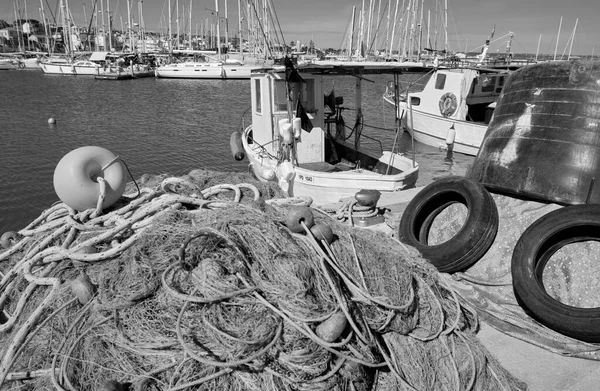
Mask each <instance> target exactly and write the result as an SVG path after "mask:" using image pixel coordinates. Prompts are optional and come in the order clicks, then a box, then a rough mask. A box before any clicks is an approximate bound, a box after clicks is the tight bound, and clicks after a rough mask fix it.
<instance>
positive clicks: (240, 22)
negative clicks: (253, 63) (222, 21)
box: [237, 0, 244, 55]
mask: <svg viewBox="0 0 600 391" xmlns="http://www.w3.org/2000/svg"><path fill="white" fill-rule="evenodd" d="M237 4H238V35H239V37H240V38H239V40H240V42H239V48H238V50H239V52H240V55H241V54H243V52H244V50H243V49H242V3H241V1H240V0H237Z"/></svg>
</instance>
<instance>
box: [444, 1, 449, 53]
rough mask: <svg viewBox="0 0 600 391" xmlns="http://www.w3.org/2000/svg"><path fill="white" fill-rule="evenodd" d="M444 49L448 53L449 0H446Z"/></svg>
mask: <svg viewBox="0 0 600 391" xmlns="http://www.w3.org/2000/svg"><path fill="white" fill-rule="evenodd" d="M444 36H445V38H444V50H445V51H446V55H448V0H444Z"/></svg>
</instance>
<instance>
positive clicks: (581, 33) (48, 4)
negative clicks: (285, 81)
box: [0, 0, 600, 56]
mask: <svg viewBox="0 0 600 391" xmlns="http://www.w3.org/2000/svg"><path fill="white" fill-rule="evenodd" d="M40 1H43V2H44V9H45V14H46V17H49V12H48V10H49V9H52V10H53V11H54V12H56V9H57V5H58V3H59V0H0V20H6V21H7V22H9V23H11V22H12V21H13V20H14V19H15V16H14V15H15V13H14V7H15V4H18V7H19V9H21V10H22V12H23V15H24V11H23V10H25V9H27V12H28V16H29V17H30V18H33V19H37V20H40V19H41V18H40V12H39V8H40ZM63 1H68V2H69V4H68V5H69V8H70V9H71V13H72V15H73V18H74V20H75V22H76V24H78V25H87V24H89V17H90V15H91V10H92V4H93V1H94V0H83V1H81V0H79V1H77V0H63ZM97 1H98V4H99V3H100V0H97ZM104 1H105V3H104V4H105V8H106V1H110V9H111V13H112V14H114V15H115V17H114V25H115V26H116V27H117V28H120V26H121V22H120V20H125V22H124V23H126V19H127V1H128V0H104ZM129 1H130V2H131V10H132V11H131V12H132V14H133V16H132V18H133V19H134V21H136V20H138V8H139V3H138V0H135V1H134V0H129ZM168 1H169V0H143V6H142V9H143V18H144V22H145V25H146V29H147V30H150V31H157V32H158V31H161V30H162V31H165V29H166V27H165V22H164V21H166V20H167V13H168V11H167V9H168V5H167V4H168ZM170 1H171V5H172V7H175V4H176V1H177V0H170ZM190 1H191V2H192V31H193V32H195V29H196V26H197V25H199V24H200V21H202V20H206V18H209V17H211V14H210V11H211V10H214V9H215V7H216V3H215V0H179V6H180V25H182V26H183V24H184V22H183V20H184V19H185V23H187V21H188V20H189V16H187V15H186V16H185V17H184V16H183V14H184V11H183V9H184V7H185V9H186V11H185V12H186V13H187V12H188V11H187V9H189V4H190ZM216 1H218V4H219V15H220V16H224V14H225V2H226V1H227V8H228V24H229V34H230V35H232V34H234V33H235V32H236V31H237V25H238V16H237V14H238V12H237V7H238V5H237V4H238V1H237V0H216ZM262 1H263V0H260V1H259V2H262ZM270 1H272V3H273V5H274V8H275V11H276V14H277V17H278V19H279V24H280V25H281V28H282V31H283V36H284V38H285V40H286V41H287V42H291V41H300V42H301V43H302V44H307V43H308V42H309V41H310V40H312V41H314V43H315V45H316V46H317V47H320V48H336V49H338V48H341V47H342V45H343V43H345V42H347V39H346V37H347V32H348V31H349V30H350V28H349V26H350V21H351V16H352V9H353V7H356V12H357V14H358V13H359V12H360V10H361V8H362V6H363V1H362V0H354V1H353V0H270ZM403 1H404V2H406V3H408V2H409V1H410V0H399V4H400V8H401V6H402V3H403ZM413 1H416V2H417V3H419V4H420V3H421V2H422V3H423V9H424V12H423V20H424V23H423V29H422V34H423V36H424V37H426V36H427V27H426V25H427V19H428V17H427V15H428V14H429V15H430V20H431V23H430V25H431V28H430V29H429V32H430V35H429V36H430V38H431V39H430V40H431V41H433V37H434V35H435V34H434V21H435V20H436V19H438V20H443V19H442V18H443V15H444V0H413ZM436 2H437V11H436ZM242 3H243V1H242ZM370 3H373V8H374V9H375V10H378V9H379V4H380V3H381V10H382V11H381V14H382V15H383V19H382V22H381V25H382V27H383V30H384V31H385V27H386V26H387V8H388V4H391V10H392V12H391V20H392V21H393V17H394V10H395V5H396V0H364V4H365V9H366V10H368V8H369V4H370ZM25 4H27V6H25ZM447 4H448V11H447V15H448V46H449V48H450V50H452V51H454V52H457V51H464V50H465V48H466V49H467V50H468V51H480V50H481V47H482V45H483V44H484V42H485V40H486V39H488V38H489V37H490V34H491V32H492V30H493V29H494V26H495V30H494V37H493V38H492V41H491V45H490V52H505V51H506V46H507V42H508V40H509V38H508V34H509V33H510V32H512V33H514V37H513V39H512V51H513V52H515V53H540V54H549V55H552V54H553V53H555V52H556V53H558V56H560V55H562V54H565V53H568V52H569V51H570V50H571V53H572V54H573V55H589V54H592V53H594V54H598V55H600V23H599V22H598V21H599V20H600V0H447ZM98 7H99V5H98ZM84 8H85V12H86V16H87V21H86V18H84ZM172 9H173V11H172V14H173V16H172V17H173V20H174V18H175V16H174V15H175V11H174V8H172ZM399 14H401V12H399ZM436 15H437V18H436ZM561 17H562V24H561V23H560V22H561ZM161 21H162V22H161ZM173 23H174V24H173V29H175V27H174V26H175V22H173ZM576 23H577V26H575V25H576ZM559 24H560V30H559ZM438 25H439V27H438V41H437V46H438V48H443V45H444V37H443V34H442V33H441V31H442V27H443V25H442V23H441V22H440V23H438ZM559 31H560V34H559ZM221 35H224V32H221ZM365 35H366V33H365ZM557 39H558V40H557ZM538 43H539V50H538ZM596 45H598V47H597V48H596V47H595V46H596ZM430 46H433V45H430Z"/></svg>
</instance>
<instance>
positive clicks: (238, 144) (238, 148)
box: [229, 130, 245, 161]
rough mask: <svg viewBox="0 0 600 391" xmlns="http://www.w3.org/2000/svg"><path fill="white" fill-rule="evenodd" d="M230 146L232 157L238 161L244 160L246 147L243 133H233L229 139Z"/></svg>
mask: <svg viewBox="0 0 600 391" xmlns="http://www.w3.org/2000/svg"><path fill="white" fill-rule="evenodd" d="M229 146H230V147H231V155H232V156H233V158H234V159H235V160H237V161H240V160H244V156H245V153H244V145H243V143H242V132H240V131H237V130H236V131H235V132H233V133H231V137H230V138H229Z"/></svg>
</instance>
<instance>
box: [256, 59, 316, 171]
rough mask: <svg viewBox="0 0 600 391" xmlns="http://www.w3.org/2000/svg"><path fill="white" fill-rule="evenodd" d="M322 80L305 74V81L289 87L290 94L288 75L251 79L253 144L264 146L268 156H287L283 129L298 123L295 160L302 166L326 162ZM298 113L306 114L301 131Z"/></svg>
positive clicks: (258, 75) (261, 73) (263, 73)
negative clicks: (287, 81)
mask: <svg viewBox="0 0 600 391" xmlns="http://www.w3.org/2000/svg"><path fill="white" fill-rule="evenodd" d="M322 78H323V76H321V75H313V74H302V81H301V82H296V83H290V85H291V89H290V90H288V84H287V83H286V75H285V72H271V71H259V72H255V73H253V74H252V77H251V96H252V137H253V142H254V143H258V144H259V145H261V146H262V147H263V148H264V149H265V152H268V153H269V154H271V155H274V156H278V155H279V154H281V153H284V152H285V151H284V147H285V144H284V143H283V142H282V138H280V135H281V136H283V134H284V129H283V127H284V126H286V124H292V127H293V126H294V123H295V124H296V129H295V131H296V135H295V136H297V137H295V141H294V143H295V144H297V146H298V148H295V149H296V155H295V156H294V157H293V159H294V160H296V161H297V162H298V163H299V164H302V163H313V162H322V161H324V160H325V151H324V149H323V145H324V140H325V130H324V123H325V113H324V110H323V109H322V108H323V106H324V104H323V100H324V94H323V90H322V85H323V80H322ZM288 97H289V98H290V99H291V101H290V100H288ZM298 110H301V111H303V112H304V113H305V121H304V128H302V121H300V129H301V130H300V131H298V121H297V120H296V121H294V119H295V118H296V117H297V116H298V117H299V115H297V114H298ZM306 119H308V121H306ZM309 124H310V125H309ZM288 127H289V126H286V128H288ZM292 130H294V129H292ZM288 131H289V130H288Z"/></svg>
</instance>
